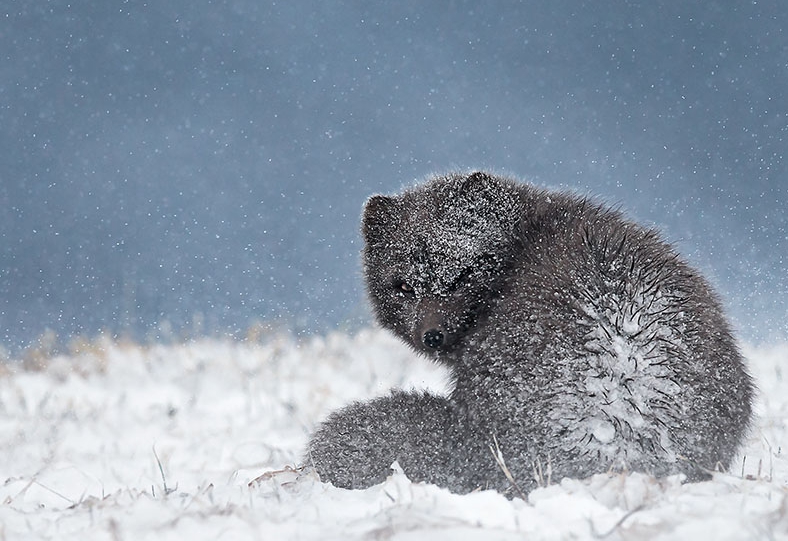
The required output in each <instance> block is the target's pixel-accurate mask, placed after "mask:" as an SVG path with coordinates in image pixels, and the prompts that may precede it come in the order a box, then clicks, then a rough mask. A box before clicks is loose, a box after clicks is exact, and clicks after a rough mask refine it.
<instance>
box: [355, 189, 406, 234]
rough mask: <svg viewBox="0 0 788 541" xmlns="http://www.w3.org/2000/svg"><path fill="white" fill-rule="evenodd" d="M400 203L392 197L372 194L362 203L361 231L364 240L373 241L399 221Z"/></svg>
mask: <svg viewBox="0 0 788 541" xmlns="http://www.w3.org/2000/svg"><path fill="white" fill-rule="evenodd" d="M399 216H400V204H399V201H398V200H397V199H395V198H393V197H386V196H383V195H373V196H372V197H370V198H369V200H368V201H367V204H366V205H364V218H363V219H362V225H361V231H362V233H363V234H364V240H366V241H367V242H374V241H375V240H377V239H380V238H381V237H382V236H383V235H384V234H385V233H386V232H387V231H390V230H391V229H392V228H394V227H396V224H397V223H398V222H399Z"/></svg>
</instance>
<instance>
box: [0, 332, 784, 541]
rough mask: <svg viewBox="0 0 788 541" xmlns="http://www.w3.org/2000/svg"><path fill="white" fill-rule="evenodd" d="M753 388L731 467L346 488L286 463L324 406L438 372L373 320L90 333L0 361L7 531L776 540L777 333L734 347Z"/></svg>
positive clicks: (425, 380) (779, 458)
mask: <svg viewBox="0 0 788 541" xmlns="http://www.w3.org/2000/svg"><path fill="white" fill-rule="evenodd" d="M744 351H745V354H746V356H747V358H748V361H749V366H750V370H751V372H752V374H753V375H754V376H755V378H756V381H757V384H758V386H759V388H760V394H759V397H758V403H757V408H756V412H757V421H756V423H755V426H754V428H753V430H752V434H751V437H750V438H749V440H748V442H747V445H746V447H745V449H744V450H743V452H742V455H741V457H740V458H739V459H738V460H737V462H736V465H735V467H734V468H733V471H732V472H730V473H728V474H717V475H715V477H714V479H713V480H711V481H708V482H703V483H696V484H682V483H681V480H680V479H679V478H668V479H660V480H658V479H654V478H651V477H649V476H646V475H642V474H630V475H621V474H616V475H596V476H594V477H592V478H590V479H585V480H575V479H564V480H554V481H556V484H553V485H551V486H547V487H544V488H539V489H537V490H535V491H533V492H532V493H531V494H530V495H529V497H528V501H523V500H519V499H516V500H508V499H506V498H505V497H503V496H501V495H499V494H498V493H495V492H492V491H483V492H476V493H472V494H467V495H463V496H460V495H455V494H451V493H449V492H448V491H446V490H443V489H441V488H438V487H436V486H432V485H425V484H420V483H411V482H410V481H409V480H408V479H407V477H406V476H405V475H404V474H403V473H401V472H397V471H396V469H395V470H393V471H392V475H391V477H390V478H389V479H388V480H387V481H386V482H385V483H383V484H381V485H378V486H375V487H372V488H370V489H367V490H359V491H350V490H342V489H338V488H334V487H333V486H331V485H328V484H323V483H320V482H319V480H318V479H317V478H316V477H315V476H314V475H313V474H307V473H303V472H298V471H295V470H293V469H292V467H293V466H295V465H296V464H297V462H298V460H299V459H300V455H301V452H302V450H303V448H304V446H305V444H306V442H307V438H308V436H309V433H310V432H311V430H312V429H313V428H314V426H315V424H316V423H317V422H319V421H320V419H322V418H323V417H324V416H325V415H327V414H328V412H330V411H331V410H333V409H335V408H338V407H340V406H342V405H343V404H345V403H347V402H349V401H351V400H356V399H364V398H369V397H372V396H376V395H381V394H384V393H386V392H387V390H388V389H389V388H391V387H401V388H411V387H416V388H424V387H427V388H431V389H434V390H436V391H439V392H440V391H445V382H446V374H445V373H444V372H442V371H441V369H440V368H438V367H435V366H433V365H431V363H429V362H428V361H426V360H422V359H418V358H417V357H415V355H414V354H413V353H411V352H410V351H409V350H407V349H406V348H405V347H404V346H402V345H400V344H399V343H398V342H396V341H395V340H394V339H393V338H391V337H390V336H388V335H387V334H386V333H384V332H382V331H378V330H366V331H362V332H360V333H358V334H356V335H354V336H350V335H346V334H332V335H329V336H327V337H321V338H315V339H310V340H307V341H302V342H298V341H295V340H292V339H289V338H285V337H280V336H272V337H269V338H267V339H266V340H264V341H262V342H242V341H230V340H226V341H221V340H198V341H194V342H189V343H185V344H177V345H156V346H140V345H134V344H118V343H111V342H109V341H106V342H103V341H97V342H94V343H92V344H88V345H87V346H85V347H83V348H82V349H81V351H76V352H74V353H72V354H69V355H64V356H58V357H55V358H52V359H49V360H48V361H46V363H45V365H44V367H43V368H39V369H30V368H24V367H23V366H22V363H19V362H14V361H9V362H6V363H4V364H0V540H4V539H80V540H94V539H95V540H99V539H101V540H105V539H106V540H121V539H126V540H130V539H133V540H144V539H156V540H167V539H178V540H181V539H194V540H196V539H233V540H236V539H239V540H240V539H265V540H267V539H321V540H324V539H398V540H407V539H422V538H426V537H427V536H429V538H430V540H431V541H438V540H443V539H446V540H449V539H451V540H455V539H485V540H489V539H529V540H538V539H595V538H604V539H614V540H615V539H624V540H625V539H670V540H680V539H717V540H726V539H748V540H749V539H786V540H788V460H786V456H785V451H784V449H785V447H786V444H788V440H787V438H788V430H787V427H788V385H787V384H786V380H785V375H784V370H785V367H786V366H788V364H787V363H788V344H785V345H774V346H771V347H760V348H744Z"/></svg>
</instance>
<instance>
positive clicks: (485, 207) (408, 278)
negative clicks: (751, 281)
mask: <svg viewBox="0 0 788 541" xmlns="http://www.w3.org/2000/svg"><path fill="white" fill-rule="evenodd" d="M362 231H363V235H364V239H365V248H364V270H365V276H366V283H367V290H368V293H369V297H370V300H371V302H372V306H373V309H374V311H375V315H376V317H377V320H378V322H379V323H380V324H381V325H382V326H383V327H384V328H386V329H389V330H390V331H391V332H393V333H394V334H396V335H397V336H399V337H400V338H401V339H402V340H403V341H405V342H406V343H407V344H409V345H410V346H411V347H412V348H413V349H414V350H416V351H418V352H420V353H422V354H424V355H428V356H429V357H431V358H433V359H435V360H436V361H438V362H440V363H443V364H444V365H446V366H447V367H449V369H450V370H451V372H452V376H453V380H454V383H455V385H454V390H453V391H452V393H451V395H450V396H449V397H448V398H441V397H436V396H433V395H430V394H424V393H403V392H395V393H393V394H392V395H391V396H388V397H384V398H379V399H376V400H373V401H371V402H366V403H356V404H353V405H351V406H348V407H347V408H345V409H343V410H340V411H338V412H336V413H334V414H333V415H331V416H330V417H329V418H328V420H327V421H326V422H325V423H324V424H323V425H321V427H320V428H319V429H318V431H317V433H316V434H315V436H314V438H313V439H312V441H311V443H310V445H309V449H308V452H307V456H306V458H305V462H306V463H308V464H312V465H313V466H314V467H315V468H316V470H317V472H318V473H319V474H320V476H321V478H322V479H323V480H325V481H330V482H332V483H334V484H335V485H337V486H343V487H349V488H361V487H366V486H370V485H372V484H375V483H378V482H380V481H382V480H383V479H384V478H385V476H386V474H387V471H388V468H389V466H390V465H391V464H392V463H393V462H394V461H397V462H398V463H399V464H400V465H401V466H402V468H403V470H404V472H405V473H406V474H407V475H408V476H410V477H411V478H412V479H414V480H421V481H427V482H432V483H436V484H439V485H441V486H446V487H448V488H450V489H451V490H454V491H456V492H467V491H472V490H475V489H477V488H488V487H490V488H495V489H498V490H500V491H503V492H506V491H511V490H512V488H513V487H516V491H518V492H519V491H520V490H523V491H526V492H527V491H528V490H530V489H532V488H533V487H534V486H536V484H537V479H538V476H536V477H535V476H534V471H535V469H534V468H535V465H542V466H544V465H547V466H549V471H550V475H549V477H550V478H551V479H554V480H560V479H561V478H563V477H587V476H590V475H592V474H594V473H598V472H605V471H611V470H612V471H631V470H636V471H643V472H646V473H650V474H654V475H657V476H664V475H670V474H675V473H683V474H685V475H686V476H687V478H688V479H690V480H697V479H702V478H704V477H707V476H708V475H709V473H710V472H711V471H713V470H715V469H717V468H718V467H720V466H721V467H723V468H727V467H728V466H729V465H730V463H731V460H732V458H733V456H734V454H735V452H736V451H737V449H738V448H739V446H740V444H741V442H742V439H743V437H744V435H745V432H746V430H747V427H748V425H749V423H750V417H751V403H752V395H753V386H752V383H751V380H750V377H749V376H748V374H747V373H746V371H745V368H744V366H743V361H742V357H741V355H740V354H739V352H738V350H737V347H736V344H735V342H734V340H733V338H732V337H731V334H730V331H729V327H728V324H727V322H726V320H725V318H724V316H723V314H722V311H721V308H720V304H719V302H718V300H717V298H716V296H715V294H714V293H713V292H712V291H711V289H710V287H709V286H708V284H707V283H706V281H705V280H704V279H703V278H702V277H701V276H700V275H699V274H698V273H697V272H696V271H694V270H693V269H692V268H690V267H689V266H688V265H687V264H686V263H684V262H683V261H682V260H681V258H680V257H679V256H678V255H677V254H676V253H675V252H674V251H673V249H672V248H671V247H670V246H669V245H667V244H666V243H664V242H663V241H661V240H660V239H659V237H658V235H657V234H656V233H655V232H654V231H651V230H648V229H645V228H642V227H640V226H638V225H636V224H634V223H632V222H629V221H627V220H626V219H625V218H624V217H623V216H622V215H621V214H620V213H619V212H617V211H614V210H611V209H608V208H605V207H604V206H601V205H598V204H596V203H594V202H591V201H588V200H587V199H584V198H581V197H577V196H574V195H571V194H565V193H558V192H548V191H543V190H539V189H536V188H534V187H531V186H528V185H525V184H520V183H516V182H514V181H511V180H508V179H503V178H500V177H496V176H492V175H489V174H486V173H480V172H477V173H472V174H470V175H462V174H452V175H448V176H442V177H436V178H433V179H431V180H430V181H428V182H427V183H425V184H424V185H422V186H418V187H416V188H413V189H411V190H407V191H405V192H404V193H402V194H400V195H397V196H374V197H372V198H371V199H370V200H369V202H368V203H367V205H366V207H365V210H364V218H363V227H362ZM491 446H493V447H492V448H493V449H495V450H496V451H495V452H494V453H490V449H491ZM503 457H506V459H505V462H504V461H503ZM502 464H505V468H503V467H501V465H502ZM513 480H514V481H516V482H513Z"/></svg>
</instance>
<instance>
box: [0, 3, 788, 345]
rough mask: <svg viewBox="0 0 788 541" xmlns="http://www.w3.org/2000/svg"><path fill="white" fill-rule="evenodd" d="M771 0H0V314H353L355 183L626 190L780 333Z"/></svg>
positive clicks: (784, 122) (165, 323)
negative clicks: (479, 175) (432, 178)
mask: <svg viewBox="0 0 788 541" xmlns="http://www.w3.org/2000/svg"><path fill="white" fill-rule="evenodd" d="M786 29H788V3H785V2H780V1H778V0H773V1H768V0H767V1H761V2H757V3H755V2H723V1H719V2H712V1H709V2H669V1H666V2H662V1H657V2H654V1H650V2H620V1H616V2H607V1H593V2H579V1H566V2H563V1H560V2H496V3H480V2H463V1H453V2H418V1H400V2H386V3H383V2H374V3H373V2H322V1H312V2H304V1H294V2H276V3H272V2H260V1H257V0H238V1H213V2H210V1H206V2H202V1H200V2H194V1H191V0H173V1H170V2H142V1H135V0H126V1H114V0H112V1H92V2H64V1H40V2H8V3H5V4H4V5H3V7H2V8H0V126H2V129H1V130H0V175H1V176H0V203H2V213H1V214H0V243H1V244H0V339H2V345H3V346H4V347H5V348H6V349H10V350H13V349H15V348H18V347H21V346H25V345H26V344H29V343H31V342H33V343H34V342H35V341H36V339H37V338H38V337H40V336H41V335H42V333H43V332H44V331H45V330H47V329H51V330H52V331H55V332H57V333H58V335H59V336H60V337H61V338H63V339H67V338H68V337H70V336H73V335H76V334H84V335H93V334H96V333H98V332H99V331H101V330H105V331H108V332H110V333H113V334H119V335H123V334H128V335H130V336H133V337H137V338H149V339H158V338H160V337H161V335H162V333H164V331H163V329H172V332H173V333H178V332H182V333H194V334H217V333H218V334H224V333H230V334H238V333H242V332H244V330H245V329H247V328H248V327H249V326H250V325H251V324H252V322H254V321H256V320H260V321H264V322H274V323H275V324H276V325H278V326H281V327H284V328H287V329H290V330H292V331H293V332H296V333H309V332H326V331H328V330H330V329H333V328H337V327H340V328H348V327H354V326H357V325H361V324H364V323H365V322H366V318H367V317H368V316H367V312H366V311H365V308H364V300H363V286H362V281H361V276H360V265H359V256H358V254H359V250H360V248H361V246H360V238H359V234H358V225H359V215H360V209H361V205H362V204H363V201H364V200H365V199H366V197H368V196H369V195H370V194H372V193H376V192H393V191H397V190H398V189H400V188H401V187H402V186H403V185H406V184H410V183H412V182H414V181H415V180H417V179H420V178H422V177H424V176H425V175H427V174H429V173H431V172H436V171H446V170H448V169H450V168H460V169H469V168H488V169H493V170H495V171H498V172H503V173H509V174H513V175H517V176H519V177H521V178H524V179H528V180H530V181H532V182H535V183H537V184H540V185H545V186H551V187H559V188H568V189H573V190H577V191H580V192H583V193H589V194H593V195H596V196H598V197H600V198H601V199H603V200H606V201H609V202H611V203H616V204H620V205H621V207H623V208H624V209H626V210H627V211H628V213H629V214H630V215H631V216H632V217H634V218H636V219H638V220H640V221H642V222H645V223H646V224H649V225H656V226H657V227H659V228H661V229H662V230H663V232H664V233H665V235H666V236H667V238H668V239H670V240H671V241H673V242H675V243H676V244H677V246H678V247H679V249H680V250H681V251H682V252H683V253H684V254H685V255H686V256H687V257H688V258H689V259H690V261H692V262H693V263H694V264H695V265H697V266H698V267H700V268H701V269H702V270H703V271H704V272H705V273H706V274H708V275H709V277H710V278H711V280H712V282H713V283H714V284H715V285H716V286H717V288H718V289H719V291H720V292H721V294H722V297H723V299H724V301H725V304H726V306H727V308H728V310H729V312H730V313H731V315H732V317H733V319H734V323H735V325H736V328H737V330H738V332H739V334H740V336H741V337H742V338H744V339H745V340H749V341H754V342H774V341H780V340H786V339H788V324H787V323H786V321H787V320H788V309H787V308H786V306H787V305H786V297H787V296H788V280H786V259H788V240H786V236H788V224H787V223H786V222H788V218H787V216H788V211H787V210H786V207H787V206H788V162H787V161H786V153H788V95H787V94H788V30H786Z"/></svg>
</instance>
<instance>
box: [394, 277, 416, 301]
mask: <svg viewBox="0 0 788 541" xmlns="http://www.w3.org/2000/svg"><path fill="white" fill-rule="evenodd" d="M394 291H396V292H397V293H399V294H401V295H405V296H408V297H412V296H413V295H414V293H415V292H414V291H413V286H412V285H410V284H409V283H407V282H406V281H404V280H397V281H395V282H394Z"/></svg>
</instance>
